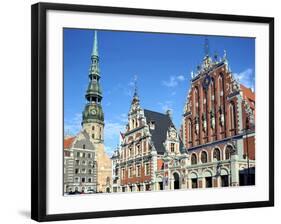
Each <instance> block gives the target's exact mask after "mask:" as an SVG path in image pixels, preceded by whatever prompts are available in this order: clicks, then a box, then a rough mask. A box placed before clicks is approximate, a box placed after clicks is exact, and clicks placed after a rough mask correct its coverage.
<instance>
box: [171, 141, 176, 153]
mask: <svg viewBox="0 0 281 224" xmlns="http://www.w3.org/2000/svg"><path fill="white" fill-rule="evenodd" d="M171 152H175V143H171Z"/></svg>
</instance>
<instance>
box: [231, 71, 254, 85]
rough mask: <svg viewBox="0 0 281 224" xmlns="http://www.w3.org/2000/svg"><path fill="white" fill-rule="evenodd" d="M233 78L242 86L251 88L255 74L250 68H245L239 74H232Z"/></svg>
mask: <svg viewBox="0 0 281 224" xmlns="http://www.w3.org/2000/svg"><path fill="white" fill-rule="evenodd" d="M233 75H234V77H235V78H236V79H237V80H238V81H239V82H240V83H241V84H243V85H245V86H246V87H248V88H252V87H254V85H255V74H254V71H253V69H252V68H247V69H245V70H244V71H242V72H240V73H233Z"/></svg>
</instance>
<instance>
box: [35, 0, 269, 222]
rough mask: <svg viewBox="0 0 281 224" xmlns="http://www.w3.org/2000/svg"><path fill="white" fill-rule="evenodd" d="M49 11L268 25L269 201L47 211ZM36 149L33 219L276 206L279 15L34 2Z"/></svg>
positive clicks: (50, 219)
mask: <svg viewBox="0 0 281 224" xmlns="http://www.w3.org/2000/svg"><path fill="white" fill-rule="evenodd" d="M48 10H58V11H59V10H63V11H75V12H100V13H111V14H124V15H142V16H156V17H159V16H162V17H174V18H191V19H205V20H216V21H234V22H253V23H263V24H268V25H269V34H268V35H269V58H268V60H269V121H268V124H269V164H270V165H269V183H268V185H269V200H268V201H256V202H243V203H224V204H211V205H210V204H209V205H196V206H178V207H159V208H149V209H132V210H114V211H101V212H84V213H68V214H52V215H49V214H47V213H46V203H47V200H46V191H47V189H46V171H47V170H46V153H47V152H46V143H47V142H46V133H47V131H46V128H47V122H48V121H47V120H46V118H47V112H46V111H47V108H46V96H47V93H46V90H47V88H46V81H47V80H46V69H47V68H46V47H47V46H46V35H47V33H46V32H47V30H46V18H47V17H46V13H47V11H48ZM31 18H32V19H31V25H32V30H31V36H32V38H31V41H32V45H31V59H32V66H31V68H32V70H31V73H32V74H31V75H32V83H31V86H32V90H31V91H32V92H31V93H32V94H31V95H32V105H31V111H32V114H31V121H32V123H31V126H32V133H31V136H32V139H31V143H32V153H31V161H32V164H31V177H32V180H31V218H32V219H34V220H36V221H55V220H74V219H86V218H101V217H116V216H134V215H148V214H161V213H177V212H193V211H207V210H222V209H238V208H254V207H268V206H274V18H270V17H254V16H240V15H224V14H210V13H195V12H183V11H164V10H151V9H137V8H119V7H103V6H89V5H73V4H55V3H37V4H34V5H32V17H31Z"/></svg>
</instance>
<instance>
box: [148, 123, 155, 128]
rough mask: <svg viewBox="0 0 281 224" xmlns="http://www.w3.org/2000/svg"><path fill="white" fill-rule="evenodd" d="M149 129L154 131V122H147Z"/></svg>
mask: <svg viewBox="0 0 281 224" xmlns="http://www.w3.org/2000/svg"><path fill="white" fill-rule="evenodd" d="M149 129H151V130H154V129H155V121H150V122H149Z"/></svg>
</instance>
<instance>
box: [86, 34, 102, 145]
mask: <svg viewBox="0 0 281 224" xmlns="http://www.w3.org/2000/svg"><path fill="white" fill-rule="evenodd" d="M85 98H86V100H87V104H86V105H85V108H84V111H83V121H82V128H83V130H86V131H87V132H88V134H89V135H90V137H91V139H92V142H94V143H103V141H104V114H103V110H102V105H101V101H102V89H101V86H100V69H99V53H98V38H97V31H95V36H94V44H93V50H92V55H91V66H90V69H89V85H88V88H87V91H86V94H85Z"/></svg>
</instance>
